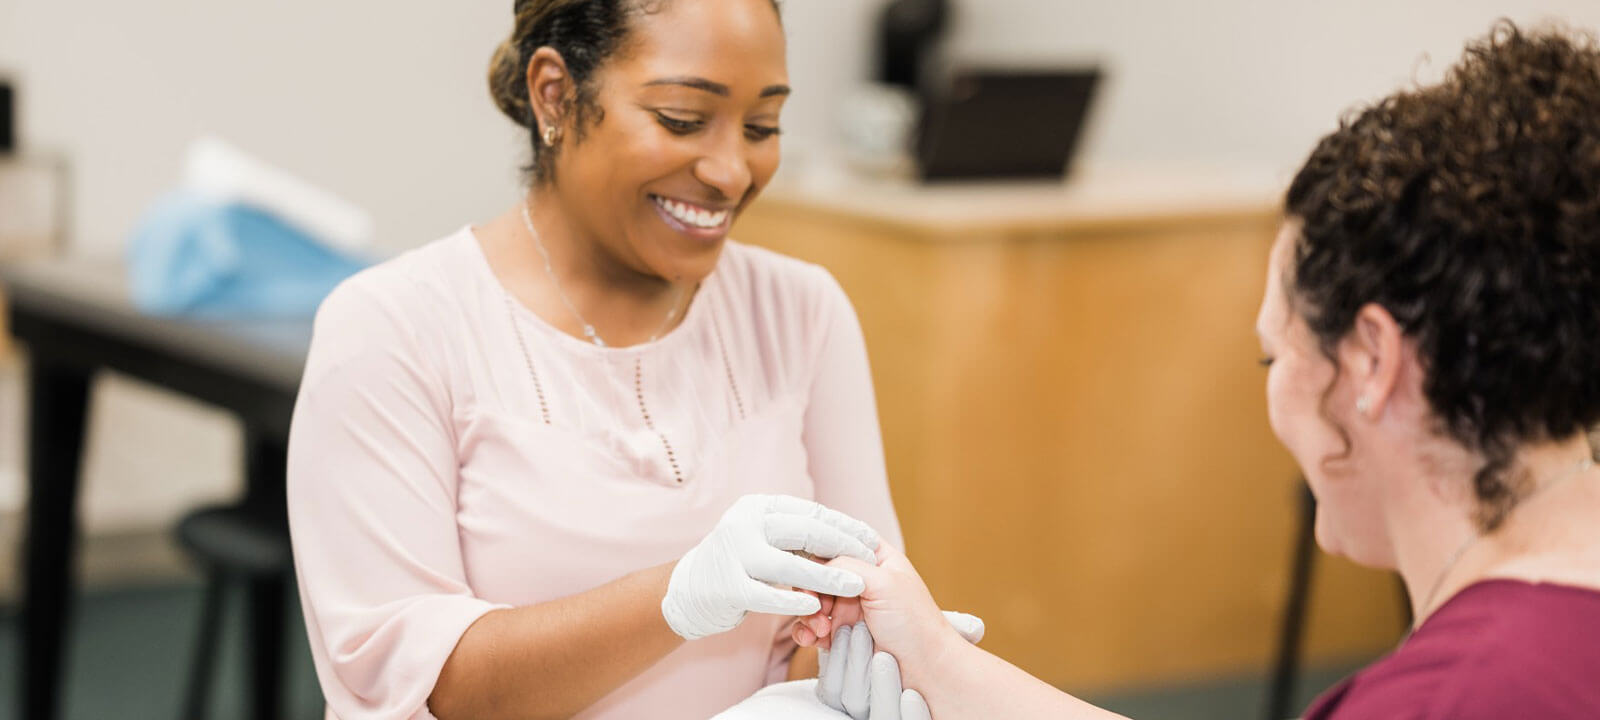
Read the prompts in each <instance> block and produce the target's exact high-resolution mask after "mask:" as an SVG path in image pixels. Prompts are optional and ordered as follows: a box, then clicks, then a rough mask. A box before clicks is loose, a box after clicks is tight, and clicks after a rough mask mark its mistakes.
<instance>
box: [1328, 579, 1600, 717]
mask: <svg viewBox="0 0 1600 720" xmlns="http://www.w3.org/2000/svg"><path fill="white" fill-rule="evenodd" d="M1524 718H1527V719H1528V720H1596V719H1597V718H1600V591H1596V590H1590V589H1587V588H1577V587H1568V586H1564V585H1551V584H1532V583H1526V582H1521V581H1517V580H1484V581H1481V582H1478V583H1476V584H1473V585H1471V586H1469V587H1467V588H1466V589H1464V590H1462V591H1461V592H1459V593H1457V594H1456V595H1455V597H1453V598H1451V599H1450V601H1449V602H1447V603H1445V604H1444V606H1443V607H1440V608H1439V609H1438V610H1437V611H1436V612H1434V614H1433V615H1432V616H1431V617H1429V618H1428V621H1427V622H1425V623H1423V625H1422V627H1420V628H1418V629H1417V631H1416V633H1414V634H1413V635H1412V636H1411V638H1410V639H1409V640H1407V641H1406V642H1405V643H1404V644H1403V645H1401V646H1400V647H1399V648H1398V649H1396V650H1395V651H1394V652H1392V653H1390V654H1389V656H1388V657H1385V658H1383V659H1382V660H1379V661H1378V662H1377V663H1375V664H1373V665H1372V666H1370V667H1368V668H1366V669H1364V670H1362V671H1361V672H1358V673H1356V674H1355V675H1353V676H1351V677H1350V678H1349V679H1347V680H1345V681H1344V682H1342V683H1340V684H1338V685H1337V686H1335V687H1334V688H1333V689H1332V690H1329V691H1328V692H1326V693H1324V694H1323V695H1322V697H1320V698H1318V699H1317V701H1316V702H1315V703H1312V705H1311V709H1310V710H1309V711H1308V712H1307V713H1306V717H1305V720H1369V719H1371V720H1522V719H1524Z"/></svg>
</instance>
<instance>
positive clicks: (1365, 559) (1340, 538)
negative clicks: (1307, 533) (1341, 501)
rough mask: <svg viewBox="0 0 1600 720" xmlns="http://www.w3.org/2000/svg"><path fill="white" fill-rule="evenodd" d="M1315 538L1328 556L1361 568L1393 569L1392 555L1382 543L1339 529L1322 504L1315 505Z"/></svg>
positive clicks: (1327, 508) (1339, 525) (1328, 510)
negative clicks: (1336, 557)
mask: <svg viewBox="0 0 1600 720" xmlns="http://www.w3.org/2000/svg"><path fill="white" fill-rule="evenodd" d="M1316 536H1317V546H1318V547H1320V548H1322V551H1323V552H1325V553H1327V554H1329V555H1334V556H1338V557H1342V558H1344V559H1346V560H1349V561H1350V562H1353V563H1355V564H1357V565H1360V566H1362V567H1368V568H1375V569H1378V570H1393V569H1394V566H1395V563H1394V554H1393V553H1392V552H1390V551H1389V550H1388V549H1387V548H1385V547H1384V545H1383V543H1381V542H1376V541H1374V539H1373V538H1364V537H1362V536H1360V535H1358V534H1356V533H1352V532H1349V531H1348V530H1346V529H1343V528H1341V523H1339V522H1338V520H1337V519H1336V518H1335V517H1334V513H1333V512H1332V511H1331V510H1330V508H1329V507H1328V506H1327V505H1326V504H1323V503H1318V504H1317V520H1316Z"/></svg>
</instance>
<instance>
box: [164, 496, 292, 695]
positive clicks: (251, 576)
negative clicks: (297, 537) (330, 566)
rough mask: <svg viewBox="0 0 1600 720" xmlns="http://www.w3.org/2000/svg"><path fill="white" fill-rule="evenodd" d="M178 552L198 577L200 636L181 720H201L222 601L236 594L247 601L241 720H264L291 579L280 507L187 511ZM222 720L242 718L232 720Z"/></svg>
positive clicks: (276, 675)
mask: <svg viewBox="0 0 1600 720" xmlns="http://www.w3.org/2000/svg"><path fill="white" fill-rule="evenodd" d="M174 534H175V535H176V536H177V541H178V544H179V545H180V546H182V547H183V549H184V550H185V551H186V552H187V553H188V555H189V556H190V557H191V558H193V560H194V561H195V562H196V563H197V564H199V565H200V566H201V568H202V569H204V571H205V576H206V582H205V592H204V594H203V596H202V599H201V607H200V633H199V635H198V636H197V637H196V640H195V654H194V659H193V660H192V663H191V665H190V668H189V689H188V693H187V695H186V698H185V700H184V707H183V715H182V717H183V718H184V720H203V718H204V717H205V713H206V710H207V708H208V707H209V706H210V704H211V690H212V685H213V680H214V678H213V675H214V673H215V671H216V656H217V648H218V647H219V645H220V643H221V632H222V610H223V607H222V606H223V593H224V587H225V586H227V585H238V586H243V587H244V588H245V589H246V590H247V591H248V595H247V599H248V600H249V611H250V612H249V616H250V628H249V635H248V640H247V650H248V652H249V655H250V657H251V667H250V673H249V674H250V676H251V677H250V680H251V682H250V685H251V688H252V694H253V697H252V698H251V699H252V700H253V703H252V705H251V707H250V710H249V713H250V714H249V715H248V716H247V717H251V718H256V719H258V720H269V719H271V718H276V717H278V709H279V708H280V707H281V701H282V695H283V693H282V688H281V687H280V684H279V681H280V679H281V676H282V667H281V666H282V664H283V662H282V660H283V654H284V643H285V642H286V639H285V636H284V633H283V624H284V618H283V615H284V601H285V597H284V596H285V595H286V592H287V590H288V587H289V585H290V584H291V582H292V580H293V577H294V553H293V551H292V550H291V546H290V542H289V521H288V518H287V516H286V515H285V514H284V513H283V510H282V508H281V506H277V507H275V506H274V505H273V504H271V503H259V502H258V503H255V504H251V503H249V502H248V501H247V502H245V503H241V504H239V505H213V506H207V507H202V508H200V509H198V510H193V511H191V512H189V513H188V514H187V515H184V516H183V518H182V519H181V520H179V521H178V527H177V530H176V531H175V533H174ZM226 716H227V717H243V716H240V715H239V714H238V713H237V712H234V713H228V714H227V715H226Z"/></svg>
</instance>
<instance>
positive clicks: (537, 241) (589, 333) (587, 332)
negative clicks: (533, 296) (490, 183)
mask: <svg viewBox="0 0 1600 720" xmlns="http://www.w3.org/2000/svg"><path fill="white" fill-rule="evenodd" d="M522 224H523V226H524V227H527V228H528V234H529V235H532V236H533V246H534V247H536V248H538V249H539V255H540V256H541V257H543V258H544V271H545V274H547V275H549V276H550V284H551V285H554V286H555V289H556V294H557V295H560V296H561V302H562V303H563V304H565V305H566V306H567V310H570V311H571V312H572V316H573V317H575V318H577V319H578V324H579V325H582V326H583V334H584V336H585V337H588V338H589V342H592V343H594V344H595V345H596V346H597V347H608V346H607V345H606V341H605V340H604V339H602V338H601V337H600V333H599V332H596V331H595V329H594V325H593V324H591V323H590V322H589V321H588V320H585V319H584V317H583V313H581V312H578V306H577V305H575V304H573V302H572V298H570V297H567V291H566V290H564V289H562V287H561V280H560V278H557V277H556V268H555V265H554V264H553V263H551V262H550V251H549V250H546V249H545V247H544V240H543V239H542V238H540V237H539V231H538V230H535V229H534V227H533V216H532V215H530V214H529V213H528V201H527V200H523V201H522ZM682 301H683V288H682V287H681V286H680V287H678V288H677V289H675V290H673V292H672V308H671V309H669V310H667V317H666V318H665V319H663V320H662V321H661V327H658V328H656V331H655V333H654V334H653V335H651V336H650V339H649V340H648V341H647V342H655V341H656V340H657V339H658V338H660V337H661V334H662V333H664V332H666V331H667V326H668V325H671V324H672V321H673V320H674V319H676V318H677V317H678V303H680V302H682Z"/></svg>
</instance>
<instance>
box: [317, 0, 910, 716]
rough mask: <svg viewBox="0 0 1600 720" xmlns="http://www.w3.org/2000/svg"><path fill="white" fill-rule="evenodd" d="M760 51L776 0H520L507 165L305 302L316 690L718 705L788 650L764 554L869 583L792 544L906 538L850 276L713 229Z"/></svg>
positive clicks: (386, 709)
mask: <svg viewBox="0 0 1600 720" xmlns="http://www.w3.org/2000/svg"><path fill="white" fill-rule="evenodd" d="M784 53H785V44H784V34H783V27H782V24H781V20H780V17H779V14H778V12H777V7H776V5H775V4H774V3H772V2H771V0H672V1H661V0H653V1H641V0H522V1H520V2H517V3H516V5H515V27H514V29H513V32H512V35H511V37H510V39H509V40H508V41H507V42H506V43H504V44H503V45H502V46H501V47H500V49H499V50H498V51H497V52H496V54H495V57H494V60H493V62H492V65H491V70H490V87H491V90H492V94H493V96H494V98H495V101H496V104H497V105H499V106H500V108H501V109H502V110H504V111H505V112H506V114H507V115H508V116H509V117H510V118H511V119H512V120H514V121H516V122H517V123H519V124H521V125H523V126H524V127H526V128H527V129H528V131H529V137H530V139H531V141H532V158H531V162H530V163H529V165H528V167H527V175H526V179H527V181H528V188H527V192H526V194H525V196H524V198H523V199H522V201H521V202H519V203H517V204H516V205H515V206H513V207H511V208H509V209H507V210H506V211H505V212H504V213H502V214H501V215H500V216H499V217H496V218H494V219H491V220H489V221H487V222H484V223H480V224H476V225H471V226H467V227H464V228H462V229H461V230H460V231H458V232H456V233H454V234H452V235H450V236H449V237H446V238H443V239H440V240H437V241H435V242H432V243H429V244H428V245H426V246H424V247H421V248H418V249H416V250H414V251H412V252H410V253H407V254H405V255H403V256H401V257H399V258H396V259H394V260H392V261H390V262H388V263H385V264H383V265H380V266H378V267H376V268H373V269H371V270H369V271H367V272H364V273H362V274H360V275H358V276H356V277H354V278H352V279H351V280H350V281H348V282H347V283H345V284H344V285H343V286H341V287H340V288H339V289H338V290H336V291H335V292H334V293H333V294H332V295H331V296H330V297H329V298H328V300H327V301H326V302H325V303H324V304H323V307H322V309H321V311H320V312H319V313H318V318H317V327H316V335H315V338H314V340H313V344H312V349H311V354H310V357H309V359H308V361H307V368H306V375H305V379H304V381H303V382H302V385H301V396H300V400H299V403H298V404H297V406H296V416H295V420H294V425H293V430H292V434H291V439H290V453H289V455H290V457H289V478H288V482H289V493H290V494H289V505H290V520H291V526H292V530H293V536H294V546H295V558H296V564H297V568H298V571H299V579H300V591H301V600H302V603H303V604H304V607H305V615H306V620H307V627H308V630H309V632H310V639H311V647H312V654H313V656H314V658H315V660H316V667H317V673H318V677H319V679H320V681H321V685H322V689H323V693H324V696H325V697H326V698H327V700H328V706H329V708H328V709H329V714H330V716H337V717H343V718H356V717H382V718H431V717H438V718H446V719H447V720H448V719H449V718H458V717H461V718H496V717H502V716H503V717H516V718H530V717H531V718H540V717H572V716H574V715H577V716H581V717H585V718H636V717H654V718H669V719H670V718H705V717H709V716H711V715H714V714H716V713H717V712H719V711H721V710H723V709H725V708H727V707H729V706H731V705H733V704H734V703H736V702H738V701H740V700H742V699H744V698H746V697H748V696H749V695H750V694H752V693H753V692H755V691H756V690H758V689H759V688H761V687H762V686H763V685H766V684H768V683H771V682H773V681H776V680H779V679H782V678H783V677H784V676H785V675H786V674H789V673H790V672H792V670H791V668H790V665H791V664H793V665H794V666H795V667H794V669H793V670H801V669H805V666H806V664H807V663H806V661H805V660H804V659H798V660H796V661H795V662H793V663H791V658H793V657H794V654H795V653H794V644H793V643H792V642H791V641H789V640H788V638H787V635H788V633H787V626H788V625H789V624H790V620H789V619H788V618H787V617H785V616H803V615H807V614H810V613H812V612H814V611H815V610H816V609H817V608H818V607H819V603H818V601H817V599H816V598H815V597H814V596H812V595H808V594H804V593H799V592H792V591H789V590H787V589H779V588H782V587H794V588H799V589H804V590H809V591H812V592H816V593H823V594H832V595H847V596H848V595H853V594H856V593H859V592H860V590H861V587H860V585H861V583H860V579H859V578H858V577H855V576H853V575H850V574H849V573H846V572H844V571H839V570H835V569H831V568H827V567H825V566H823V565H821V564H818V563H816V562H813V561H812V560H810V559H806V558H802V557H800V556H799V555H798V554H795V552H793V551H803V552H804V553H806V554H808V555H810V556H813V557H819V558H833V557H839V556H850V557H856V558H860V559H863V560H872V559H873V550H872V548H873V547H875V546H876V545H877V543H878V541H879V538H880V537H881V538H883V539H887V540H889V541H891V542H895V543H898V542H900V537H899V528H898V523H897V521H896V518H895V514H894V510H893V508H892V506H891V505H890V499H889V492H888V483H887V479H886V477H885V473H884V467H883V451H882V447H881V441H880V435H879V430H878V426H877V419H876V418H877V413H876V408H875V407H874V403H873V390H872V385H871V379H870V373H869V370H868V366H867V359H866V351H865V348H864V346H863V343H862V338H861V331H860V328H859V325H858V323H857V321H856V317H855V314H854V311H853V310H852V309H851V307H850V303H849V301H848V299H846V298H845V296H844V293H843V292H842V291H841V290H840V289H839V286H838V285H837V283H835V282H834V280H833V278H832V277H830V276H829V275H828V274H827V273H826V272H825V271H823V270H822V269H820V268H818V267H815V266H812V265H807V264H804V263H800V262H798V261H795V260H791V259H788V258H784V257H782V256H779V255H775V254H772V253H770V252H766V251H762V250H757V249H755V248H751V247H747V246H744V245H740V244H738V243H735V242H732V241H731V240H729V239H728V232H729V228H730V227H731V226H732V224H733V222H734V221H735V219H736V218H737V217H738V216H739V214H740V213H741V212H742V211H743V210H744V209H745V208H747V207H748V206H749V205H750V203H751V202H752V201H754V199H755V198H756V197H757V196H758V195H759V194H760V192H761V190H762V188H763V187H764V186H765V185H766V184H767V182H768V180H770V179H771V177H772V175H773V173H775V172H776V171H777V166H778V158H779V118H780V114H781V111H782V109H783V104H784V101H785V99H786V98H787V96H788V95H789V87H788V70H787V66H786V62H785V57H784ZM823 506H828V507H831V508H837V509H838V510H840V511H843V512H836V511H834V510H829V509H825V508H824V507H823ZM851 516H854V517H851ZM856 517H858V518H860V520H856V519H854V518H856ZM863 521H865V522H863ZM686 640H688V641H689V642H685V641H686ZM813 662H814V661H813Z"/></svg>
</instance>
